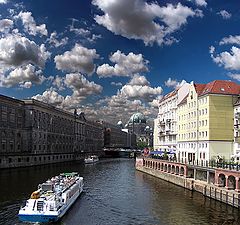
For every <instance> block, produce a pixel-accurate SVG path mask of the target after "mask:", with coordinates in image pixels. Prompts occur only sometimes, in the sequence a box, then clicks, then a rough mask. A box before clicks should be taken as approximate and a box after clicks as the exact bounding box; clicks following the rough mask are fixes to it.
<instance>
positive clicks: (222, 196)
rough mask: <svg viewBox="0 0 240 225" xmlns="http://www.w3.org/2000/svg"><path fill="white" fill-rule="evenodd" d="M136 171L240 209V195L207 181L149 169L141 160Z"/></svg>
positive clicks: (138, 159) (138, 160) (137, 161)
mask: <svg viewBox="0 0 240 225" xmlns="http://www.w3.org/2000/svg"><path fill="white" fill-rule="evenodd" d="M136 170H138V171H141V172H144V173H147V174H149V175H152V176H154V177H157V178H160V179H162V180H165V181H168V182H170V183H173V184H176V185H178V186H180V187H183V188H186V189H188V190H192V191H197V192H199V193H202V194H203V195H204V196H206V197H209V198H212V199H215V200H217V201H220V202H223V203H226V204H228V205H231V206H234V207H236V208H240V193H239V192H238V191H235V190H227V189H225V188H224V187H218V186H216V185H214V184H211V183H210V184H209V183H207V182H205V181H201V180H195V179H193V178H189V177H187V176H184V175H180V174H174V173H169V172H168V171H163V170H159V169H158V168H149V167H146V166H144V165H143V161H142V160H141V159H140V158H137V159H136Z"/></svg>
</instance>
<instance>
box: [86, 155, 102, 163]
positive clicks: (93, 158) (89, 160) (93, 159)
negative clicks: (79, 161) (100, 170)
mask: <svg viewBox="0 0 240 225" xmlns="http://www.w3.org/2000/svg"><path fill="white" fill-rule="evenodd" d="M98 161H99V158H98V156H96V155H91V156H89V157H88V158H86V159H84V162H85V163H86V164H90V163H95V162H98Z"/></svg>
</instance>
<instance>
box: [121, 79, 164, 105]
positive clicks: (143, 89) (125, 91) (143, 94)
mask: <svg viewBox="0 0 240 225" xmlns="http://www.w3.org/2000/svg"><path fill="white" fill-rule="evenodd" d="M161 93H162V88H161V87H156V88H152V87H151V86H150V83H149V82H148V81H147V79H146V78H145V77H144V76H140V75H134V77H133V78H132V79H131V80H130V82H129V83H128V84H126V85H124V86H123V87H122V88H121V90H120V94H121V95H123V96H125V97H127V98H129V99H141V100H144V101H147V102H150V101H152V100H153V99H154V98H156V96H158V95H160V94H161Z"/></svg>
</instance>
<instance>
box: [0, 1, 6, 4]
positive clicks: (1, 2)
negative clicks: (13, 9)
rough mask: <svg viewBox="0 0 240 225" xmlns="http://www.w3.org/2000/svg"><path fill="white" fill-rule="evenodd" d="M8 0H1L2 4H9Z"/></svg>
mask: <svg viewBox="0 0 240 225" xmlns="http://www.w3.org/2000/svg"><path fill="white" fill-rule="evenodd" d="M7 2H8V1H7V0H0V4H7Z"/></svg>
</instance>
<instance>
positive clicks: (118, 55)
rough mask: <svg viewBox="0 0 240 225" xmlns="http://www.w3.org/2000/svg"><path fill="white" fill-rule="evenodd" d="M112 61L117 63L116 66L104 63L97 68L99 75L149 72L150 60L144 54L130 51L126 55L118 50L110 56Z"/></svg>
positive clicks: (130, 74)
mask: <svg viewBox="0 0 240 225" xmlns="http://www.w3.org/2000/svg"><path fill="white" fill-rule="evenodd" d="M109 59H110V61H111V62H113V63H116V64H115V65H114V66H110V65H109V64H103V65H101V66H99V67H98V68H97V74H98V75H99V77H112V76H133V74H135V73H140V72H147V71H148V68H147V64H148V61H147V60H144V59H143V55H142V54H137V55H136V54H134V53H132V52H130V53H129V54H128V55H125V54H124V53H122V52H121V51H119V50H117V51H116V52H115V53H113V54H112V55H111V56H110V58H109Z"/></svg>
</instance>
